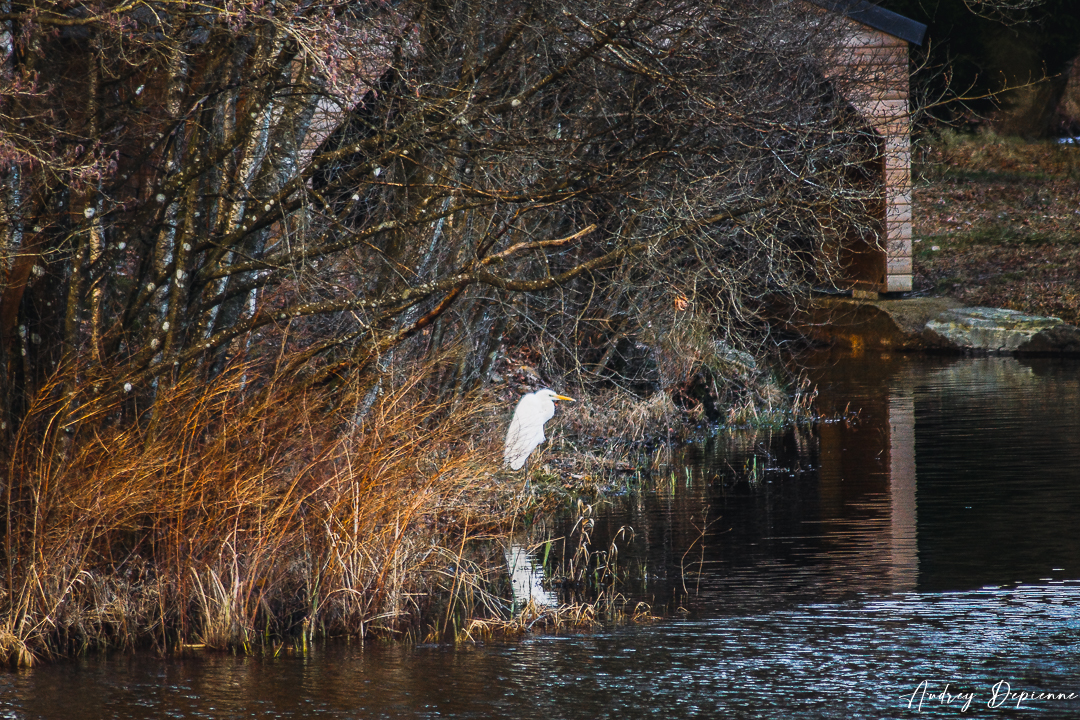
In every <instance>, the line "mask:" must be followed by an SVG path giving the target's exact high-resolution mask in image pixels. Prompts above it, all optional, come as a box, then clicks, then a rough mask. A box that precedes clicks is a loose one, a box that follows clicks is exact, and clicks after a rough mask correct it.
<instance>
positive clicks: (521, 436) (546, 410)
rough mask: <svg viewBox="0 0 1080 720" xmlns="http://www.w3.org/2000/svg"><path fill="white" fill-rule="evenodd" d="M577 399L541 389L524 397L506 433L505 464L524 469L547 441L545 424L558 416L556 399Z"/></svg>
mask: <svg viewBox="0 0 1080 720" xmlns="http://www.w3.org/2000/svg"><path fill="white" fill-rule="evenodd" d="M556 400H569V401H570V402H573V401H574V398H569V397H566V396H565V395H558V394H556V393H555V391H554V390H548V389H547V388H545V389H543V390H537V391H536V392H534V393H529V394H528V395H524V396H522V398H521V400H519V401H518V404H517V407H516V408H514V417H513V419H512V420H510V429H509V430H508V431H507V432H506V447H505V448H503V463H505V464H506V465H509V466H510V468H511V469H512V470H520V469H521V468H522V467H524V465H525V461H526V460H528V459H529V455H531V454H532V451H533V450H535V449H536V446H537V445H539V444H540V443H542V442H544V423H546V422H547V421H548V420H550V419H551V418H553V417H554V416H555V401H556Z"/></svg>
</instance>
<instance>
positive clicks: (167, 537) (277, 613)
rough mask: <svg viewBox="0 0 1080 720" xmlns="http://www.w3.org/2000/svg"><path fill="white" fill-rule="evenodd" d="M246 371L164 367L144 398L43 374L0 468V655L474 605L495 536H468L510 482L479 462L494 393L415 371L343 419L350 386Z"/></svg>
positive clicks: (402, 621) (270, 638) (491, 560)
mask: <svg viewBox="0 0 1080 720" xmlns="http://www.w3.org/2000/svg"><path fill="white" fill-rule="evenodd" d="M244 373H245V369H244V368H234V369H233V370H231V371H229V372H228V373H226V374H225V375H224V376H223V377H222V378H220V379H219V380H218V381H217V382H215V383H213V384H212V385H210V386H206V385H204V384H198V383H194V382H191V383H181V384H179V385H177V386H175V387H169V388H166V387H162V388H160V389H159V390H158V391H157V398H156V402H155V403H154V405H153V407H152V408H150V407H148V408H145V409H144V408H141V407H140V406H139V404H138V401H137V400H134V399H132V398H130V397H128V398H123V399H120V400H113V401H109V402H105V401H102V402H95V401H93V400H85V399H84V401H83V402H84V404H83V405H81V406H79V407H78V408H76V409H75V410H73V409H72V408H70V407H68V408H60V407H58V406H57V405H56V403H57V402H58V401H56V400H52V399H50V398H55V397H61V396H62V395H61V394H60V393H53V394H51V395H50V394H43V396H42V398H43V399H42V400H41V403H40V406H38V407H35V408H34V412H32V413H31V414H30V420H28V421H27V422H26V423H25V424H24V425H23V427H22V428H21V429H20V434H19V437H18V440H17V442H16V444H15V446H14V447H13V448H11V449H10V458H11V460H10V463H9V465H8V467H7V468H6V470H7V473H6V474H7V478H6V484H5V487H4V488H3V493H4V504H5V511H4V512H5V515H4V528H3V530H4V535H3V547H2V552H3V567H2V568H0V573H2V576H0V577H2V578H3V587H2V594H0V660H6V661H7V662H11V663H20V664H28V663H30V662H33V661H34V660H35V659H36V658H46V657H55V656H61V655H67V654H71V653H77V652H80V651H83V650H85V649H88V648H99V647H121V648H132V647H136V646H141V645H146V644H152V645H154V646H156V647H158V648H161V649H163V650H169V649H174V648H176V647H183V646H190V645H204V646H211V647H217V648H225V647H232V648H244V649H251V648H252V647H253V646H255V645H258V644H260V643H268V642H280V641H282V640H289V639H291V640H292V641H294V642H296V641H298V642H308V641H310V640H311V639H312V638H314V637H316V636H320V635H321V636H333V635H351V636H366V635H371V634H372V633H388V634H400V633H407V632H412V631H415V630H417V629H418V623H419V622H420V619H421V618H423V617H425V616H429V617H435V618H441V620H440V622H442V623H443V624H444V626H449V625H453V624H454V623H456V622H462V621H463V618H465V616H467V615H469V614H475V613H477V612H481V613H482V612H483V611H484V603H485V602H490V600H489V599H488V598H489V597H490V595H489V594H488V593H487V592H486V591H485V590H484V587H485V583H486V582H487V581H488V578H489V576H490V575H491V573H492V572H494V570H493V568H495V567H496V566H497V565H498V563H497V562H496V559H497V558H498V553H495V552H493V551H491V550H489V549H484V548H485V544H484V542H483V541H484V540H485V539H489V540H490V539H492V538H495V537H498V536H499V535H500V533H501V532H503V530H502V529H503V528H506V527H507V526H508V525H509V521H510V519H511V518H512V517H513V515H514V513H515V511H516V509H517V508H515V507H514V503H513V498H514V497H515V496H516V493H517V491H518V490H519V488H516V487H514V486H513V485H512V484H509V483H508V480H507V478H503V477H500V476H499V475H498V474H497V473H494V472H493V471H494V470H495V468H496V467H497V464H496V462H495V456H494V454H493V453H492V449H493V447H495V446H497V442H494V438H492V431H491V430H490V428H489V423H490V422H491V421H492V410H491V408H487V407H485V406H484V405H483V404H482V403H479V402H476V403H473V404H471V405H470V404H459V406H458V407H456V408H449V407H443V406H435V405H426V404H424V403H423V402H420V401H419V400H418V398H420V397H422V395H423V393H422V392H420V389H419V388H418V383H420V382H421V380H422V374H421V373H417V374H416V377H415V378H414V379H413V381H411V382H406V383H402V384H401V387H400V389H399V390H397V391H395V392H393V393H390V394H387V395H385V396H383V397H381V398H380V400H379V401H378V402H377V403H376V404H375V406H374V407H373V408H372V409H371V411H370V412H368V413H367V414H366V415H365V416H364V418H363V422H362V425H357V424H356V422H355V421H356V418H355V417H354V415H353V413H354V412H355V409H354V408H351V407H347V406H346V405H347V404H342V403H340V402H339V403H337V404H334V405H332V404H331V403H330V402H329V401H328V398H327V397H326V396H325V395H322V394H320V393H317V392H307V393H295V392H289V391H288V390H286V389H285V388H278V387H275V386H273V385H272V384H271V385H269V386H267V387H265V388H263V389H262V391H261V392H259V393H252V392H251V391H250V380H249V379H247V380H246V379H245V374H244ZM245 384H247V385H248V389H247V391H245ZM57 418H65V420H64V421H63V422H60V421H59V420H58V419H57ZM494 434H496V435H497V434H498V433H494ZM485 553H486V554H485ZM492 610H493V611H495V610H497V608H492Z"/></svg>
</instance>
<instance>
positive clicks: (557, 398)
mask: <svg viewBox="0 0 1080 720" xmlns="http://www.w3.org/2000/svg"><path fill="white" fill-rule="evenodd" d="M555 399H556V400H569V401H570V402H577V400H575V399H574V398H572V397H566V396H565V395H556V396H555Z"/></svg>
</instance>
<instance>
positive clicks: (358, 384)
mask: <svg viewBox="0 0 1080 720" xmlns="http://www.w3.org/2000/svg"><path fill="white" fill-rule="evenodd" d="M0 21H2V22H3V37H4V43H5V45H6V46H7V47H9V48H11V49H12V51H11V52H10V53H9V54H8V55H7V56H6V60H5V64H4V66H3V68H2V69H0V83H2V84H3V86H4V92H3V98H4V99H3V105H2V106H0V126H2V138H0V162H2V163H3V169H2V172H3V177H4V181H5V187H4V194H3V215H2V218H3V229H2V237H0V273H2V274H0V278H2V279H3V282H4V285H3V302H4V307H3V310H2V312H0V320H2V324H0V361H2V364H3V373H2V376H0V377H2V383H3V386H2V387H0V397H2V398H3V400H2V403H3V407H2V408H0V412H2V413H3V422H4V428H5V432H7V433H10V432H12V431H13V429H14V428H16V427H17V426H18V425H19V423H20V422H21V421H22V418H23V417H25V416H26V414H27V413H28V412H29V410H30V408H31V405H32V404H33V403H35V402H38V403H40V402H42V400H41V398H42V393H43V391H44V389H46V388H51V389H50V390H49V391H48V392H49V393H52V394H51V395H49V397H51V398H53V401H54V402H55V403H57V404H56V405H55V408H56V412H57V413H60V415H57V416H56V418H58V422H57V426H63V427H67V428H69V429H70V430H71V431H72V432H74V431H76V430H77V427H78V418H79V417H82V416H84V415H85V413H81V414H80V412H81V411H80V410H79V408H82V407H84V405H85V403H86V402H87V400H88V399H89V398H92V397H93V398H100V397H106V396H108V397H122V398H128V397H130V398H141V399H142V402H143V403H146V402H150V403H152V402H153V398H154V395H155V388H156V387H158V386H159V384H160V383H162V382H171V381H173V380H174V379H176V378H178V377H180V376H191V375H195V376H206V377H209V376H212V375H214V374H215V373H218V372H220V371H221V369H222V368H223V367H224V366H225V364H226V363H228V362H230V361H231V360H233V359H235V358H243V359H245V360H247V361H249V362H252V363H255V364H256V365H259V364H261V365H262V366H263V367H265V368H266V369H267V371H268V372H269V371H271V370H273V371H275V372H277V373H279V377H285V378H288V381H289V382H293V383H296V384H298V385H300V386H310V385H328V384H331V385H332V384H335V383H341V384H342V386H343V387H345V386H348V387H349V388H352V389H354V390H356V389H358V390H359V393H358V394H357V395H356V397H359V398H363V397H367V396H370V394H371V393H372V392H374V391H375V390H376V389H377V388H378V387H379V383H380V380H381V378H383V377H384V375H385V374H386V373H387V372H388V371H389V370H391V369H392V368H393V367H395V366H396V365H401V364H403V363H406V362H408V361H411V360H415V359H418V358H423V357H425V356H434V355H437V354H439V353H441V352H443V351H444V350H445V349H447V348H456V352H455V354H454V355H453V357H454V360H453V361H452V362H447V363H445V364H444V366H443V367H444V372H443V374H442V375H441V376H440V378H441V387H439V388H436V390H438V391H439V392H443V393H448V392H455V391H456V392H461V391H463V390H465V389H468V388H470V387H473V386H475V385H476V384H478V383H481V382H483V381H484V379H485V377H486V375H487V374H489V373H490V372H491V369H492V367H493V366H494V363H495V361H496V359H497V358H498V357H499V354H500V352H502V348H504V347H505V346H506V344H507V343H510V344H525V343H530V342H531V343H535V344H537V345H542V346H543V347H545V348H547V349H548V351H549V352H548V354H547V356H546V357H545V362H546V363H548V365H547V367H548V369H549V370H550V371H552V372H556V371H557V372H571V371H572V372H576V373H577V377H578V378H579V381H580V382H586V383H587V382H611V381H618V382H628V383H641V382H647V383H653V384H655V383H659V384H661V385H664V384H670V383H672V382H676V381H678V380H679V378H680V377H681V376H682V375H683V374H685V372H686V371H687V368H690V367H692V366H693V365H694V363H700V362H701V361H702V358H704V357H706V356H708V355H709V354H710V353H711V354H713V355H715V354H716V353H718V352H722V351H726V350H724V349H725V348H735V347H750V348H761V347H762V346H763V343H765V342H766V341H767V340H768V338H769V337H770V330H769V325H768V323H767V319H768V316H769V314H770V312H772V309H773V308H775V307H776V302H775V300H776V298H777V297H778V296H783V297H786V298H788V299H789V300H790V299H797V298H798V297H801V296H802V295H804V294H805V293H806V291H807V290H808V289H809V288H810V287H812V286H813V285H814V284H817V283H822V282H825V283H827V282H828V281H829V275H830V273H831V272H832V271H834V270H835V268H836V263H835V258H830V257H829V255H830V253H832V252H834V249H835V246H836V243H835V242H834V240H835V238H836V237H838V236H840V235H844V234H850V233H851V232H852V229H853V228H854V231H855V232H857V233H863V234H866V235H870V234H872V232H873V230H874V227H873V223H872V221H870V220H868V219H867V218H868V217H869V215H870V214H869V213H867V212H866V209H867V207H868V205H869V204H871V203H875V202H879V201H880V188H879V187H878V186H877V184H876V183H875V182H874V180H873V179H872V178H871V177H870V176H869V175H868V174H867V172H866V168H867V167H868V166H869V165H870V164H871V161H872V160H873V159H874V157H875V155H876V154H877V153H879V152H880V150H879V145H878V143H877V142H876V139H875V138H873V137H872V136H873V132H872V130H869V129H868V128H867V127H866V126H865V124H862V123H860V122H859V121H858V119H857V118H856V117H854V114H853V113H852V112H851V109H850V106H849V105H848V103H847V101H846V100H845V99H843V98H842V97H841V94H840V93H839V92H838V90H837V80H836V79H835V78H833V79H832V80H826V79H825V72H824V70H823V68H825V67H827V66H828V65H829V62H830V56H831V55H832V54H833V53H835V52H836V49H837V46H838V42H837V41H838V37H839V35H838V33H840V32H841V28H842V23H840V22H839V19H838V18H837V17H836V16H834V15H832V14H830V13H826V12H823V11H821V10H819V9H817V8H815V7H813V6H811V5H809V4H803V3H799V2H786V1H784V0H775V1H773V2H766V3H761V2H744V1H742V0H714V1H709V0H684V1H682V2H667V1H660V0H636V1H634V2H623V1H622V0H618V1H616V0H589V2H583V3H573V4H565V3H561V2H548V1H546V0H540V1H535V0H529V1H525V0H520V1H518V0H510V1H509V2H502V3H498V4H491V3H482V2H478V1H477V0H415V1H413V0H404V1H402V2H399V3H386V2H379V1H376V0H367V1H359V2H352V3H334V2H311V3H291V2H272V3H252V4H236V3H232V2H227V3H210V4H205V3H204V4H200V5H191V4H188V3H180V2H173V1H171V0H165V1H159V2H145V3H144V2H126V1H125V0H106V1H105V2H99V3H93V4H89V5H88V4H70V3H66V2H45V3H40V2H37V3H28V2H25V1H23V0H8V1H7V2H6V4H5V5H4V6H3V10H2V12H0ZM254 379H255V376H253V381H254ZM253 387H257V383H254V382H253Z"/></svg>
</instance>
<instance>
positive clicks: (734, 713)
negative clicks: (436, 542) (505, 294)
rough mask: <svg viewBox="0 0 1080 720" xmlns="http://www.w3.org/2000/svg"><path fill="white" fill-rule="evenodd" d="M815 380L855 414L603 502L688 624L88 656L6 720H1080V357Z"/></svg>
mask: <svg viewBox="0 0 1080 720" xmlns="http://www.w3.org/2000/svg"><path fill="white" fill-rule="evenodd" d="M815 377H816V378H817V379H818V381H819V387H820V389H821V405H822V408H823V410H825V411H826V412H827V413H829V414H831V415H836V416H843V417H844V418H846V419H845V420H843V421H834V422H828V423H824V424H822V425H820V426H818V427H816V428H814V430H813V431H808V430H802V431H797V432H784V433H769V432H762V431H759V432H756V433H743V434H740V435H738V436H734V437H731V438H725V439H723V440H718V441H717V442H715V443H713V444H711V445H710V446H707V447H702V448H692V449H690V450H689V451H688V453H687V455H686V457H685V458H684V460H685V463H686V466H685V467H677V468H675V469H674V470H673V471H672V472H671V474H670V477H668V478H665V479H663V481H662V482H660V483H659V488H658V490H657V491H656V492H655V493H652V494H649V495H647V496H645V497H643V498H639V499H636V500H634V501H632V502H629V503H628V504H626V505H619V504H613V505H611V506H605V507H598V508H597V523H596V527H595V529H594V541H595V543H596V545H597V546H600V547H602V546H604V544H605V543H606V542H607V541H608V540H609V539H610V538H611V537H613V536H614V535H615V533H616V532H617V530H618V529H619V528H620V527H622V526H626V525H629V526H631V527H633V528H634V531H635V534H634V539H633V541H632V542H630V543H627V544H625V545H624V547H623V548H622V549H621V552H620V563H623V564H624V565H625V567H626V568H628V569H630V570H632V571H633V572H631V573H630V574H631V575H632V576H633V577H634V578H638V577H646V578H648V582H647V584H644V585H642V584H641V583H638V585H637V587H638V590H637V592H639V593H640V594H641V595H642V597H643V598H644V599H646V600H648V601H649V602H651V603H652V604H653V606H654V607H656V608H665V609H667V610H671V611H675V610H676V609H677V611H678V612H677V613H676V612H672V613H671V617H672V618H673V619H669V620H664V621H661V622H658V623H655V624H652V625H646V626H631V627H621V628H617V629H611V630H602V631H597V632H592V633H588V634H579V635H572V636H560V637H550V636H545V637H536V638H532V639H528V640H526V641H524V642H520V643H506V644H489V645H483V646H466V647H459V648H456V649H455V648H447V647H437V646H421V647H411V648H401V647H397V648H387V647H378V646H372V645H370V644H369V645H368V646H366V647H358V646H351V647H346V646H339V647H334V648H329V649H320V650H319V651H317V652H315V653H312V654H311V655H309V656H307V657H281V658H232V657H225V656H216V655H207V656H195V657H191V656H189V657H186V658H184V659H174V660H167V661H161V660H158V659H153V658H146V657H138V658H131V657H124V658H113V659H104V660H103V659H93V660H85V661H81V662H78V663H72V664H65V665H59V666H54V667H43V668H36V669H34V670H32V671H26V672H21V673H13V674H6V675H5V674H0V719H2V718H20V719H21V718H27V719H28V718H87V719H93V718H369V717H386V718H396V717H404V718H441V717H455V718H494V717H500V718H501V717H508V718H534V717H535V718H549V719H554V718H609V717H610V718H616V717H618V718H637V717H662V718H669V717H744V718H893V717H922V716H928V717H961V716H963V717H1012V716H1018V715H1028V714H1036V715H1039V716H1041V717H1080V534H1078V532H1077V530H1078V525H1080V523H1078V522H1077V517H1078V513H1080V440H1078V433H1080V363H1076V362H1065V361H1059V360H1016V359H1009V358H975V359H962V360H955V359H932V358H931V359H927V358H907V357H902V356H893V357H891V358H883V359H874V360H860V361H857V362H856V361H844V362H840V361H835V362H834V361H827V360H825V359H823V360H821V361H820V367H819V369H818V370H816V371H815ZM856 410H857V413H856V412H855V411H856ZM627 592H633V591H632V590H627ZM1040 693H1041V694H1042V696H1041V697H1039V696H1038V694H1040ZM1032 695H1035V696H1036V697H1032ZM920 703H921V705H920Z"/></svg>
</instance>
